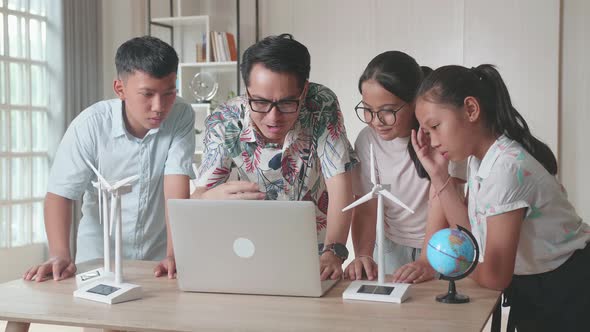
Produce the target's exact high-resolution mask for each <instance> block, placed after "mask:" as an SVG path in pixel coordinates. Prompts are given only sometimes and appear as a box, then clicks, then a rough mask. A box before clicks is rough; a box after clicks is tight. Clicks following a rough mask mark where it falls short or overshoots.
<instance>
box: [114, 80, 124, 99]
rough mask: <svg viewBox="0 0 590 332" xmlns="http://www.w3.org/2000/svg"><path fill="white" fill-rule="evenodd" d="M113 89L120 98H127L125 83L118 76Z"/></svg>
mask: <svg viewBox="0 0 590 332" xmlns="http://www.w3.org/2000/svg"><path fill="white" fill-rule="evenodd" d="M113 90H114V91H115V94H116V95H117V97H119V99H121V100H125V84H124V83H123V80H121V79H119V78H117V79H116V80H115V81H114V82H113Z"/></svg>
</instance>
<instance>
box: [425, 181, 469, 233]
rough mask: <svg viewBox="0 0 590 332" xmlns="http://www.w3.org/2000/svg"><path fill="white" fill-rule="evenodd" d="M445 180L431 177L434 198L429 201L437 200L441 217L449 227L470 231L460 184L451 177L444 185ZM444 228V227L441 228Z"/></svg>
mask: <svg viewBox="0 0 590 332" xmlns="http://www.w3.org/2000/svg"><path fill="white" fill-rule="evenodd" d="M446 180H447V178H441V177H433V178H432V182H431V185H432V186H433V187H434V189H433V190H434V196H435V197H433V198H432V199H431V200H438V201H439V204H440V206H441V209H442V211H443V216H444V218H445V220H446V222H447V224H448V225H449V226H450V227H455V226H456V225H460V226H462V227H464V228H466V229H468V230H471V225H470V224H469V216H468V214H467V204H466V203H465V196H464V195H463V193H462V192H461V190H460V189H459V188H461V187H462V186H461V184H460V183H458V180H457V179H456V178H453V177H451V178H450V179H449V183H447V184H446V186H445V182H446ZM443 228H444V227H443Z"/></svg>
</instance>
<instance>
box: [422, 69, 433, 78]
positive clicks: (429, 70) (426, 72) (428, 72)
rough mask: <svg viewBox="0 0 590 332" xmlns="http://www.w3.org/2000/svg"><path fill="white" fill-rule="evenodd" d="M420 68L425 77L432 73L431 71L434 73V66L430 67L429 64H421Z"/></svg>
mask: <svg viewBox="0 0 590 332" xmlns="http://www.w3.org/2000/svg"><path fill="white" fill-rule="evenodd" d="M420 69H422V75H423V76H424V78H426V76H428V75H430V73H432V68H430V67H428V66H420Z"/></svg>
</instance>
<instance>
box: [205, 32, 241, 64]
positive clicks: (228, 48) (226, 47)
mask: <svg viewBox="0 0 590 332" xmlns="http://www.w3.org/2000/svg"><path fill="white" fill-rule="evenodd" d="M209 40H210V44H211V45H210V46H211V47H210V48H209V49H210V50H211V51H210V57H211V61H214V62H226V61H237V60H238V52H237V47H236V39H235V37H234V35H233V34H232V33H231V32H219V31H211V33H210V36H209Z"/></svg>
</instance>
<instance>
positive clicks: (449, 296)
mask: <svg viewBox="0 0 590 332" xmlns="http://www.w3.org/2000/svg"><path fill="white" fill-rule="evenodd" d="M448 231H455V230H450V229H442V230H440V231H438V232H436V233H435V234H434V235H432V237H431V239H430V240H431V241H432V239H433V238H436V237H437V235H439V234H445V232H448ZM457 231H459V232H461V233H464V234H465V235H467V237H468V238H469V240H470V241H471V243H472V245H473V251H474V253H473V261H472V262H471V263H470V264H471V265H470V266H469V268H467V270H465V271H464V272H463V273H461V274H460V275H453V276H445V275H443V274H441V276H440V279H441V280H448V281H449V289H448V291H447V293H446V294H440V295H437V296H436V301H438V302H442V303H450V304H456V303H468V302H469V296H467V295H463V294H459V293H457V288H456V286H455V280H460V279H463V278H465V277H467V276H468V275H469V274H471V272H473V270H475V267H476V266H477V263H478V262H479V246H478V245H477V241H476V240H475V237H474V236H473V234H471V232H470V231H468V230H467V229H465V228H464V227H461V226H459V225H457ZM441 232H442V233H441ZM442 236H446V235H442ZM431 248H433V246H432V245H431V244H430V242H429V243H428V249H427V251H426V257H427V258H428V262H429V263H430V265H431V266H432V267H433V268H435V266H434V265H433V263H432V261H431V256H430V255H431V254H430V250H431ZM435 270H437V269H436V268H435ZM437 271H438V272H439V273H442V271H441V270H437Z"/></svg>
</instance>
